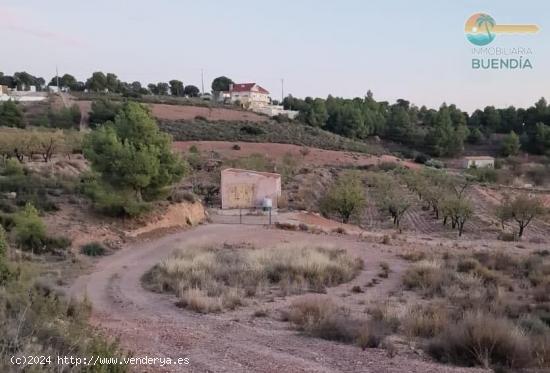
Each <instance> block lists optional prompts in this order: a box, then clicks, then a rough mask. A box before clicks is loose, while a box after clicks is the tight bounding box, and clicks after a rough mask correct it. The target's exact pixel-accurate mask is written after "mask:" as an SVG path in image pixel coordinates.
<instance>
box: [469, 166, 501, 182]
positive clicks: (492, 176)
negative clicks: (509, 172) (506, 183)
mask: <svg viewBox="0 0 550 373" xmlns="http://www.w3.org/2000/svg"><path fill="white" fill-rule="evenodd" d="M466 172H467V173H468V174H469V175H470V176H472V177H473V178H474V180H475V181H478V182H480V183H496V182H497V180H498V173H497V171H496V170H495V169H494V168H490V167H483V168H470V169H468V170H467V171H466Z"/></svg>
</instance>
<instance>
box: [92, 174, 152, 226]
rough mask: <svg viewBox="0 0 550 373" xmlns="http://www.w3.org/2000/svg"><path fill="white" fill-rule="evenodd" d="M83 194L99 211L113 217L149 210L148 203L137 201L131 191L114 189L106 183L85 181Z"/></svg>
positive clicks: (129, 215) (136, 214)
mask: <svg viewBox="0 0 550 373" xmlns="http://www.w3.org/2000/svg"><path fill="white" fill-rule="evenodd" d="M83 189H84V194H85V195H87V196H88V197H89V198H90V199H91V200H92V202H93V206H94V208H95V209H96V210H97V211H99V212H100V213H102V214H104V215H107V216H114V217H126V216H128V217H135V216H139V215H142V214H143V213H145V212H147V211H149V209H150V204H149V203H147V202H143V201H142V202H139V201H137V200H136V199H135V197H134V196H133V195H132V193H131V192H129V191H126V190H116V189H113V188H112V187H110V186H109V185H107V184H104V183H101V182H97V181H95V180H92V181H85V183H84V185H83Z"/></svg>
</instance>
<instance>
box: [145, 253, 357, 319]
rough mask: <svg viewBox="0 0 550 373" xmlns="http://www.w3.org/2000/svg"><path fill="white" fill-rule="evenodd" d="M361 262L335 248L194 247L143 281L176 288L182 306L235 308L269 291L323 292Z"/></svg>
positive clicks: (346, 277)
mask: <svg viewBox="0 0 550 373" xmlns="http://www.w3.org/2000/svg"><path fill="white" fill-rule="evenodd" d="M362 266H363V262H362V261H361V260H360V259H355V258H352V257H350V256H349V255H348V254H346V252H345V251H344V250H336V249H325V248H295V247H280V248H273V249H253V248H242V247H241V248H231V247H229V248H224V249H214V248H191V249H185V250H179V251H176V252H175V253H174V254H173V255H172V256H171V257H170V258H168V259H166V260H164V261H163V262H161V263H159V264H157V265H156V266H155V267H153V268H152V269H151V270H150V271H149V272H148V273H146V275H145V276H144V277H143V281H144V284H145V285H146V286H147V287H148V288H150V289H152V290H156V291H170V292H174V293H175V294H176V295H177V296H178V297H179V298H180V301H179V305H180V306H182V307H185V308H188V309H191V310H194V311H197V312H205V313H207V312H219V311H222V310H224V309H235V308H237V307H239V306H242V305H244V304H245V303H246V298H250V297H254V296H263V295H266V294H267V293H269V292H271V291H276V292H278V293H280V294H282V295H286V294H299V293H303V292H307V291H315V292H321V291H323V290H324V288H325V287H330V286H335V285H338V284H341V283H344V282H348V281H350V280H351V279H353V278H354V277H355V276H356V275H357V273H358V272H359V271H360V269H361V268H362Z"/></svg>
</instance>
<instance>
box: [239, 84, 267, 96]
mask: <svg viewBox="0 0 550 373" xmlns="http://www.w3.org/2000/svg"><path fill="white" fill-rule="evenodd" d="M254 86H256V87H257V88H258V92H260V93H264V94H266V95H267V94H269V91H268V90H267V89H265V88H262V87H260V86H259V85H257V84H256V83H235V84H233V87H232V88H231V89H230V90H231V91H232V92H250V91H251V90H252V88H254Z"/></svg>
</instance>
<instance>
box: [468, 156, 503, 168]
mask: <svg viewBox="0 0 550 373" xmlns="http://www.w3.org/2000/svg"><path fill="white" fill-rule="evenodd" d="M462 167H464V168H472V167H477V168H482V167H490V168H493V167H495V159H494V158H493V157H489V156H477V157H464V159H463V160H462Z"/></svg>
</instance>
